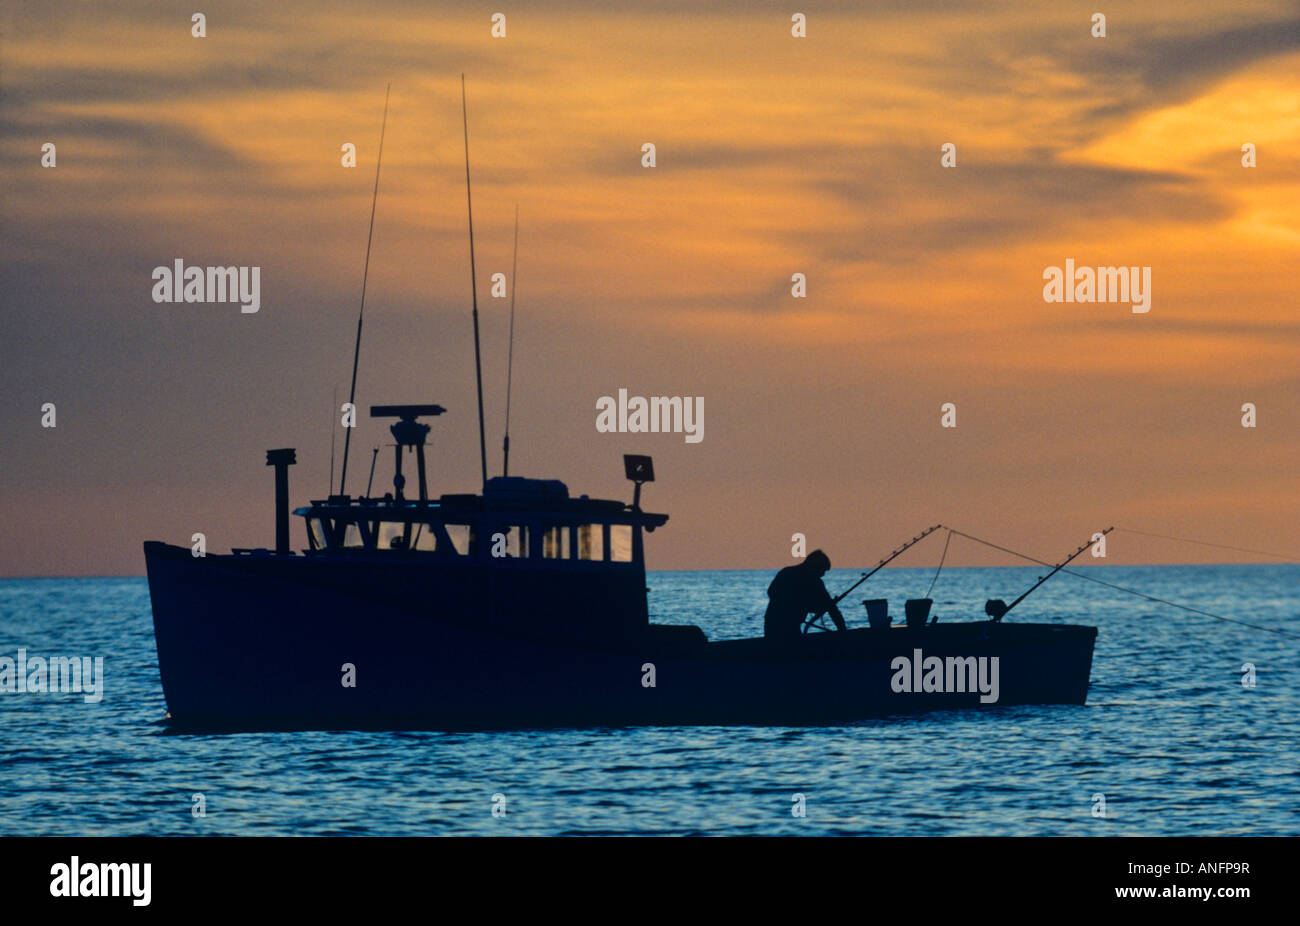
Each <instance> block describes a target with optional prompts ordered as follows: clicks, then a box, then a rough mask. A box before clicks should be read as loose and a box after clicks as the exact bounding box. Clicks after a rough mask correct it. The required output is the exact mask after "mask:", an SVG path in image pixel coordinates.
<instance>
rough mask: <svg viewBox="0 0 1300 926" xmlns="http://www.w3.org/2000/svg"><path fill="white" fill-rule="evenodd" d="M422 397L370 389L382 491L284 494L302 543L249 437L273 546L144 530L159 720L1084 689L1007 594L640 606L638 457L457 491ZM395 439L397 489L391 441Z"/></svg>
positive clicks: (616, 718)
mask: <svg viewBox="0 0 1300 926" xmlns="http://www.w3.org/2000/svg"><path fill="white" fill-rule="evenodd" d="M440 411H441V408H440V407H439V406H436V405H423V406H413V405H403V406H380V407H376V408H373V409H372V414H374V415H377V416H383V415H388V416H396V417H398V419H399V420H398V421H397V422H396V423H395V424H394V425H393V426H392V431H393V435H394V437H395V438H396V439H397V448H398V453H397V459H398V464H397V468H396V472H395V474H394V489H395V491H394V492H391V493H387V494H386V495H385V496H384V497H383V498H369V497H361V498H350V497H348V496H346V495H333V496H330V497H328V498H326V499H321V500H316V501H313V502H312V503H311V504H310V505H308V506H305V507H301V508H298V509H296V510H295V511H294V512H293V513H294V514H295V515H297V516H299V517H300V518H302V519H303V522H304V525H305V528H306V534H307V540H308V545H307V547H306V549H304V550H300V551H295V550H293V549H290V546H289V511H288V503H287V490H286V486H287V476H286V473H287V469H288V466H289V465H291V464H292V463H293V462H294V459H295V454H294V452H293V451H291V450H274V451H270V452H268V455H267V456H268V463H269V464H270V465H273V466H274V467H275V470H276V482H277V492H276V502H277V510H276V521H277V529H276V534H277V544H276V546H275V548H274V549H271V548H260V549H236V550H233V551H232V552H231V553H229V554H214V553H208V554H207V555H204V556H195V555H194V552H193V550H192V549H191V548H189V547H183V546H175V545H169V544H165V543H159V542H147V543H146V544H145V545H144V554H145V560H146V563H147V566H148V577H149V590H150V595H151V598H152V603H153V616H154V628H155V632H156V636H157V643H158V663H159V669H160V673H161V676H162V684H163V690H164V693H165V695H166V700H167V706H168V722H169V723H170V724H171V725H173V726H175V727H179V728H195V729H209V730H211V729H224V730H253V729H376V728H380V729H465V728H495V727H526V726H556V725H559V726H586V725H629V724H737V723H743V724H810V723H837V722H846V721H855V720H861V719H864V718H867V717H874V716H881V715H888V714H894V713H904V712H910V711H917V710H931V709H949V708H987V707H996V706H1005V705H1012V704H1083V703H1084V701H1085V699H1086V697H1087V693H1088V681H1089V673H1090V670H1091V663H1092V650H1093V642H1094V640H1095V637H1096V632H1097V631H1096V629H1095V628H1093V627H1081V626H1070V625H1063V624H1031V623H1025V624H1016V623H1010V622H1004V621H1002V620H1000V619H999V618H1000V617H1001V616H1003V615H1004V614H1005V611H1006V610H1009V607H1010V606H1003V607H1002V608H1001V610H1002V614H999V615H998V616H997V617H996V618H995V617H990V618H989V619H986V620H978V621H969V622H956V623H951V622H950V623H934V622H933V621H931V622H930V623H925V622H924V615H922V621H917V620H915V619H912V620H910V621H909V622H908V623H907V624H899V625H888V626H877V627H870V626H868V627H862V628H857V629H850V630H847V631H837V632H827V633H816V632H810V633H805V634H803V635H801V636H800V637H799V638H798V639H797V640H796V641H793V642H786V643H776V642H775V641H771V640H767V639H764V638H755V639H742V640H719V641H710V640H708V639H707V637H706V635H705V634H704V632H703V631H702V630H701V629H700V628H699V627H696V626H676V625H657V624H652V623H651V622H650V620H649V611H648V607H647V594H646V568H645V536H646V535H647V534H650V533H651V532H653V531H655V530H656V529H658V528H661V527H663V526H664V525H665V524H666V522H667V521H668V516H667V515H665V514H657V513H652V512H648V511H644V510H642V507H641V505H640V490H641V486H642V485H643V484H644V483H645V482H648V481H651V480H652V479H653V463H652V461H651V460H650V459H649V458H648V457H643V456H629V457H627V458H625V468H626V474H627V476H628V478H629V479H631V480H632V481H633V482H634V483H635V485H636V488H635V494H634V500H633V501H632V502H630V503H629V502H623V501H620V500H616V499H594V498H588V497H587V496H579V497H576V498H575V497H572V496H571V495H570V493H569V491H568V489H567V487H566V486H565V485H564V483H562V482H560V481H558V480H550V479H525V478H520V477H501V476H498V477H493V478H491V479H489V480H488V481H487V485H486V486H485V488H484V491H483V492H482V493H480V494H444V495H441V496H439V497H437V498H431V497H430V496H429V495H428V492H427V484H426V478H425V472H426V470H425V465H424V442H423V436H424V433H425V431H427V428H428V426H427V425H424V424H423V423H422V422H420V421H419V417H420V416H421V415H430V414H433V413H435V412H440ZM412 450H413V451H414V452H415V453H416V461H417V467H418V471H419V474H420V479H419V490H418V497H416V498H411V499H408V498H406V497H404V493H403V488H404V480H403V474H402V472H401V462H400V461H401V458H402V453H403V451H407V452H408V453H409V452H410V451H412ZM1062 565H1064V564H1062ZM1045 578H1046V577H1044V580H1045ZM1040 581H1041V580H1040ZM1026 594H1027V593H1026ZM842 597H843V596H841V598H842ZM1022 597H1023V596H1022ZM921 601H925V600H924V599H922V600H921ZM990 604H993V608H992V610H993V612H995V613H996V612H997V611H998V610H999V607H998V605H996V604H994V603H990ZM911 605H912V603H911V602H909V608H908V610H909V612H911V611H913V608H912V607H911ZM915 616H916V615H915V614H909V618H915ZM989 667H992V668H991V671H990V668H989ZM990 681H991V682H992V686H991V690H990V685H989V684H988V683H989V682H990ZM990 695H991V697H990Z"/></svg>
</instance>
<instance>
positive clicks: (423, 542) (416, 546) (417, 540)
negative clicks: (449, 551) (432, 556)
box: [411, 524, 438, 552]
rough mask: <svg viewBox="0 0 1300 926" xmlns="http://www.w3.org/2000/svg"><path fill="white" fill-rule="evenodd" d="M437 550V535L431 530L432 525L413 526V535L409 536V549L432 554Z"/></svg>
mask: <svg viewBox="0 0 1300 926" xmlns="http://www.w3.org/2000/svg"><path fill="white" fill-rule="evenodd" d="M437 548H438V534H437V532H436V531H434V529H433V525H432V524H417V525H415V533H413V534H412V535H411V549H412V550H423V551H425V552H433V551H434V550H436V549H437Z"/></svg>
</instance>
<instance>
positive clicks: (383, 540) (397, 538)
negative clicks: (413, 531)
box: [379, 521, 406, 550]
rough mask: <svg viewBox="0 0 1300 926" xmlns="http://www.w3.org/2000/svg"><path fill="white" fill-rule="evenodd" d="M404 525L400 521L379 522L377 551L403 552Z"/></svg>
mask: <svg viewBox="0 0 1300 926" xmlns="http://www.w3.org/2000/svg"><path fill="white" fill-rule="evenodd" d="M405 529H406V525H405V524H403V523H401V522H400V521H380V522H379V549H381V550H404V549H406V539H405Z"/></svg>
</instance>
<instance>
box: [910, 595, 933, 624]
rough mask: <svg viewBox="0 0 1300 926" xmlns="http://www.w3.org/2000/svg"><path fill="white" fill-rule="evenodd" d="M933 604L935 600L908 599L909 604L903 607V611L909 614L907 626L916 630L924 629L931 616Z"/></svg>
mask: <svg viewBox="0 0 1300 926" xmlns="http://www.w3.org/2000/svg"><path fill="white" fill-rule="evenodd" d="M933 604H934V599H933V598H909V599H907V604H905V605H903V610H904V611H905V612H906V613H907V626H908V627H909V628H911V629H914V630H919V629H920V628H922V627H924V626H925V621H926V619H927V618H928V617H929V616H930V606H931V605H933Z"/></svg>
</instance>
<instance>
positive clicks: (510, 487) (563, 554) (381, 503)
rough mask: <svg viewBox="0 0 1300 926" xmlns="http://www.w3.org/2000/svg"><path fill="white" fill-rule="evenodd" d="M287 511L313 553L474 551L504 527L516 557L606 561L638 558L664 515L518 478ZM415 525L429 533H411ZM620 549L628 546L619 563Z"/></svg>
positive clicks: (338, 499) (340, 499) (332, 499)
mask: <svg viewBox="0 0 1300 926" xmlns="http://www.w3.org/2000/svg"><path fill="white" fill-rule="evenodd" d="M294 514H296V515H298V516H300V517H303V518H305V519H306V520H307V524H308V537H309V539H310V541H311V547H312V551H324V550H340V549H347V548H363V549H369V550H386V549H398V550H403V551H406V550H411V551H420V550H427V551H442V552H453V553H459V554H461V555H465V554H470V555H475V554H477V553H479V552H480V550H479V547H486V544H479V543H477V542H476V541H475V539H474V538H475V537H476V536H479V535H482V536H484V537H488V536H491V535H492V534H493V533H494V532H495V531H497V530H499V529H501V528H504V530H505V531H506V533H507V535H511V533H512V529H513V535H512V537H511V541H510V542H511V543H512V544H514V547H515V549H516V551H517V552H516V553H515V554H514V555H516V556H522V557H544V558H563V559H569V558H573V559H600V560H606V561H609V560H611V559H612V560H614V561H630V560H639V559H640V556H639V555H638V554H639V553H640V549H639V548H640V539H639V535H640V532H641V530H642V529H643V528H644V529H645V530H647V531H653V530H654V529H655V528H656V527H660V526H662V525H663V524H665V523H667V521H668V515H666V514H655V513H651V512H646V511H642V510H640V509H639V508H635V507H633V506H632V505H629V504H628V503H626V502H623V501H619V500H617V499H603V498H589V497H587V496H585V495H582V496H579V497H577V498H571V497H570V496H569V490H568V487H567V486H565V484H564V483H563V482H561V481H559V480H558V479H525V478H522V477H518V476H509V477H505V476H498V477H495V478H492V479H489V480H488V482H487V485H486V486H485V489H484V492H483V494H481V495H477V494H472V493H468V494H446V495H442V496H440V497H438V498H437V499H436V500H430V501H427V502H421V501H418V500H414V499H401V500H399V499H396V498H394V497H393V496H392V495H391V494H389V495H385V496H384V497H382V498H368V497H358V498H352V497H351V496H347V495H331V496H329V498H327V499H323V500H313V501H312V503H311V504H310V505H309V506H305V507H301V508H297V509H295V510H294ZM384 525H388V527H384ZM421 525H427V527H428V530H427V531H425V532H423V533H421V532H420V531H418V530H417V531H416V532H414V533H413V532H412V527H413V526H415V527H416V528H419V526H421ZM457 527H463V528H466V529H467V530H468V534H467V537H466V538H460V539H458V538H457V537H456V535H455V533H454V530H452V529H453V528H457ZM395 528H401V533H400V534H399V533H397V531H396V530H395ZM620 531H621V532H627V533H628V536H627V537H624V535H623V533H620ZM529 534H531V535H532V537H533V539H532V540H530V539H529ZM632 534H635V537H636V539H635V541H634V540H633V539H632ZM421 538H423V541H422V540H421ZM622 547H627V558H626V560H625V559H624V556H623V554H622V552H621V548H622Z"/></svg>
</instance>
